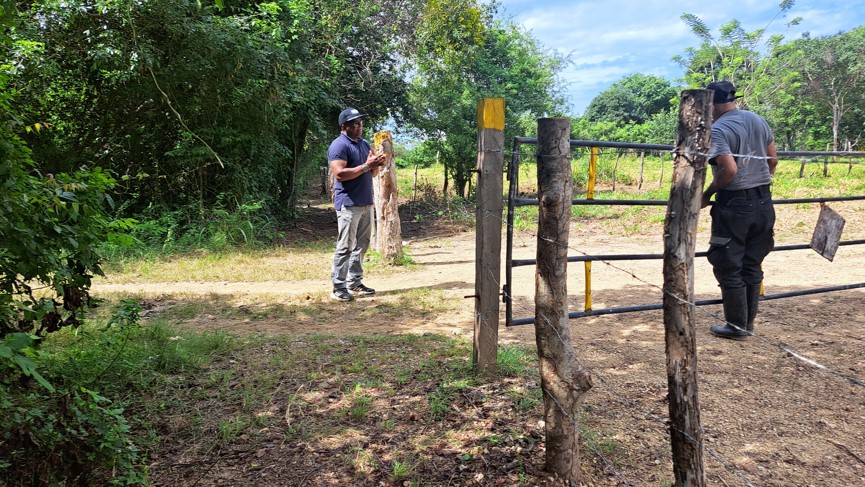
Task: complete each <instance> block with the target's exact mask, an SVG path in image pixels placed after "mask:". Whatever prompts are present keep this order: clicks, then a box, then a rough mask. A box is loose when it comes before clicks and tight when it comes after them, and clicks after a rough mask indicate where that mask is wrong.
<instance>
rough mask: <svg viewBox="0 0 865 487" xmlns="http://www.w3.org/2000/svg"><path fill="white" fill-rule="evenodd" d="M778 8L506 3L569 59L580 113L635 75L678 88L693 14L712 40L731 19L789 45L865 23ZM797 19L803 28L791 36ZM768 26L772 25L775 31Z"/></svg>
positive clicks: (862, 6) (843, 15)
mask: <svg viewBox="0 0 865 487" xmlns="http://www.w3.org/2000/svg"><path fill="white" fill-rule="evenodd" d="M779 1H780V0H776V1H767V0H742V1H739V2H735V3H731V4H730V5H729V6H727V8H725V9H722V8H719V6H718V5H708V4H706V3H705V2H703V1H702V0H683V1H679V2H671V1H669V0H642V1H635V0H609V1H604V2H599V1H588V0H576V1H575V0H547V1H545V2H543V3H541V2H536V1H531V0H501V3H502V4H503V6H504V7H505V9H506V11H507V12H508V13H510V14H511V15H513V20H514V21H515V22H519V23H521V24H522V25H523V26H525V27H526V28H527V29H529V30H530V31H531V32H532V34H533V35H534V36H535V37H536V38H537V39H538V40H540V41H541V43H542V44H543V45H544V46H546V47H547V48H550V49H554V50H556V51H557V52H560V53H564V54H570V55H571V60H572V62H573V65H571V66H569V67H568V68H567V69H566V70H565V71H564V72H563V73H562V77H563V78H564V80H565V81H566V82H567V83H568V85H567V92H568V98H569V100H570V102H571V103H572V105H573V109H574V110H575V111H576V112H577V113H582V112H583V111H584V110H585V107H586V106H587V105H588V104H589V102H591V100H592V98H594V97H595V96H597V95H598V94H599V93H600V92H601V91H603V90H605V89H606V88H608V87H609V86H610V84H612V83H613V82H615V81H617V80H619V79H621V78H622V77H624V76H627V75H630V74H633V73H644V74H655V75H658V76H663V77H665V78H667V79H670V80H673V79H676V78H679V77H681V76H682V72H681V68H679V67H678V66H677V65H676V64H675V63H673V62H672V61H671V58H672V57H673V56H676V55H680V54H683V53H684V52H685V49H686V48H687V47H689V46H691V47H696V46H697V45H698V44H699V39H697V38H696V36H694V34H692V33H691V31H690V29H689V28H688V26H687V25H685V23H684V22H683V21H682V20H681V18H680V17H681V15H682V14H683V13H692V14H694V15H696V16H698V17H700V19H702V20H703V21H704V22H705V23H706V25H708V26H709V28H710V29H711V31H712V33H713V34H717V33H718V28H719V27H720V26H721V25H722V24H724V23H726V22H728V21H729V20H731V19H738V20H739V21H740V22H741V23H742V27H743V28H744V29H745V30H746V31H754V30H757V29H762V28H766V27H767V24H768V25H769V29H768V32H767V34H769V35H771V34H778V33H780V34H784V36H785V38H786V39H795V38H797V37H800V36H801V34H802V33H803V32H806V31H807V32H810V33H811V35H812V36H819V35H829V34H834V33H837V32H838V31H840V30H849V29H851V28H853V27H856V26H858V25H860V24H862V23H865V0H846V1H845V0H799V1H797V2H796V4H795V5H794V7H793V8H792V10H791V11H789V12H787V14H786V17H783V18H782V17H778V18H776V19H774V20H772V18H773V17H774V16H775V15H776V14H777V13H778V3H779ZM795 17H803V21H802V23H801V25H800V26H797V27H793V28H791V29H787V28H786V23H787V22H788V21H790V20H791V19H793V18H795ZM770 21H771V24H770Z"/></svg>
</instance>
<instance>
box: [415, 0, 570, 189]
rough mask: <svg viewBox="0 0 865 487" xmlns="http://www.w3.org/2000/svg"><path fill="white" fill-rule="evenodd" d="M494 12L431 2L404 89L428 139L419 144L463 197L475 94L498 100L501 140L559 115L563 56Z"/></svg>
mask: <svg viewBox="0 0 865 487" xmlns="http://www.w3.org/2000/svg"><path fill="white" fill-rule="evenodd" d="M494 13H495V11H494V10H492V9H491V8H489V7H485V6H483V5H481V4H479V3H477V2H476V0H463V1H460V2H444V1H440V0H433V1H430V2H429V5H428V10H427V14H426V16H425V21H424V23H423V24H422V25H421V27H420V29H419V31H420V32H419V40H420V42H419V47H418V66H417V76H415V78H414V79H413V83H412V87H411V88H412V89H411V91H410V95H411V100H412V106H413V107H414V108H415V110H416V112H415V114H414V115H415V120H416V123H417V125H418V126H419V127H420V128H421V129H422V130H423V132H424V134H425V135H426V137H427V142H428V144H429V145H428V146H425V147H423V148H422V150H428V149H430V148H431V149H432V150H434V151H435V153H436V154H437V155H438V158H439V160H440V161H441V162H442V163H443V164H444V165H445V168H446V171H447V175H448V176H449V177H450V178H451V179H453V181H454V184H455V186H456V187H455V193H456V194H457V195H459V196H463V197H466V196H468V188H467V185H468V184H469V183H470V181H471V180H472V176H473V174H474V173H473V169H474V168H475V166H476V163H477V106H478V100H480V99H483V98H504V100H505V127H506V128H505V140H511V139H512V138H513V137H514V136H518V135H525V134H526V133H528V132H530V131H532V130H534V124H535V119H536V118H537V117H539V116H544V115H545V114H546V115H547V116H553V115H556V114H559V113H560V110H561V107H562V102H563V100H562V98H561V95H560V93H559V90H560V85H559V81H558V78H557V74H558V71H559V69H560V68H561V66H562V63H563V60H562V59H560V58H559V57H557V56H555V55H553V54H552V53H549V52H547V51H545V50H544V49H543V48H542V47H541V46H540V45H539V44H538V42H537V41H536V40H535V39H534V38H533V37H532V36H531V35H530V34H529V33H528V32H526V31H525V30H523V29H522V28H520V27H518V26H517V25H515V24H513V23H507V22H502V21H500V20H496V19H495V17H494Z"/></svg>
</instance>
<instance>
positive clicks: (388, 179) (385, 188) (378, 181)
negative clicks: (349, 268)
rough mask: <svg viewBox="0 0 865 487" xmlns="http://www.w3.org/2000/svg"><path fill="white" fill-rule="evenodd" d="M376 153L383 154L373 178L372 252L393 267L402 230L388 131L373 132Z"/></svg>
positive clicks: (400, 250) (400, 247) (396, 261)
mask: <svg viewBox="0 0 865 487" xmlns="http://www.w3.org/2000/svg"><path fill="white" fill-rule="evenodd" d="M373 144H374V148H375V151H376V152H384V154H385V157H386V162H385V164H384V165H383V166H381V167H380V168H379V169H378V174H377V175H376V176H375V177H373V178H372V179H373V189H374V191H375V201H374V203H375V217H376V225H375V228H376V233H375V237H376V239H375V240H374V241H373V242H374V245H375V249H376V250H378V251H379V252H381V260H382V262H385V263H387V264H391V265H394V264H397V263H399V262H400V260H402V230H401V229H400V222H399V203H398V201H397V197H398V196H399V189H398V188H397V183H396V163H395V162H394V158H393V139H392V138H391V135H390V131H389V130H382V131H381V132H376V133H375V135H374V136H373Z"/></svg>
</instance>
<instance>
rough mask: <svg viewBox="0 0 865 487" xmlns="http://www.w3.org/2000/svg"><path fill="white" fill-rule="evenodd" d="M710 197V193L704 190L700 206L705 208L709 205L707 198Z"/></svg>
mask: <svg viewBox="0 0 865 487" xmlns="http://www.w3.org/2000/svg"><path fill="white" fill-rule="evenodd" d="M711 198H712V193H709V192H704V193H703V200H702V203H701V204H700V208H705V207H707V206H709V200H710V199H711Z"/></svg>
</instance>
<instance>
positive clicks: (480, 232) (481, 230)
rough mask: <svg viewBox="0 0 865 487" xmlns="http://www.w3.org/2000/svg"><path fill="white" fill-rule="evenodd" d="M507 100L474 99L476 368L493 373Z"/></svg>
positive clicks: (497, 325) (473, 360)
mask: <svg viewBox="0 0 865 487" xmlns="http://www.w3.org/2000/svg"><path fill="white" fill-rule="evenodd" d="M504 130H505V100H504V99H502V98H484V99H482V100H479V101H478V166H477V173H478V185H477V195H476V196H477V213H476V215H475V216H476V218H475V221H476V223H475V225H476V226H477V231H476V233H475V336H474V345H473V347H472V363H473V364H474V366H475V370H477V371H479V372H482V373H485V374H494V373H495V372H496V370H497V369H496V356H497V354H498V346H499V290H500V288H501V286H500V285H499V283H500V282H501V266H502V264H501V258H502V208H503V206H504V204H503V203H502V189H503V188H502V186H503V181H502V167H503V166H504V160H505V155H504V147H505V133H504Z"/></svg>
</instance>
